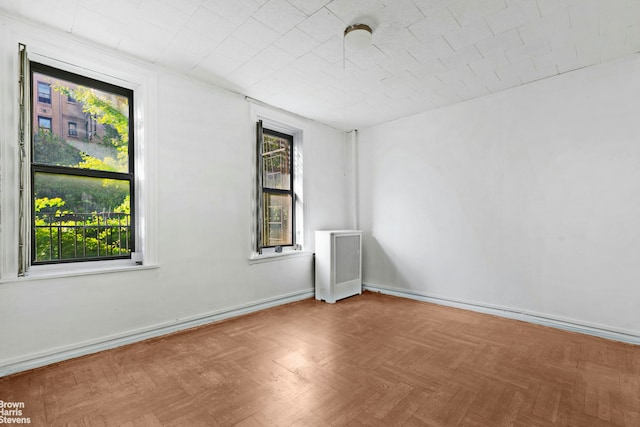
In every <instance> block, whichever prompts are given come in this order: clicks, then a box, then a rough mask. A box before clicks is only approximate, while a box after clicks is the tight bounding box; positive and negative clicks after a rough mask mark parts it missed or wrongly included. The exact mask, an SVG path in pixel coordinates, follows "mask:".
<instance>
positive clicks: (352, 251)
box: [335, 236, 360, 284]
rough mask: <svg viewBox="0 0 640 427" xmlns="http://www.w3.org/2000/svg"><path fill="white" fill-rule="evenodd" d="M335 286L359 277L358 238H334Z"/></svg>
mask: <svg viewBox="0 0 640 427" xmlns="http://www.w3.org/2000/svg"><path fill="white" fill-rule="evenodd" d="M335 251H336V253H335V256H336V284H338V283H344V282H348V281H350V280H354V279H357V278H358V277H360V236H336V247H335Z"/></svg>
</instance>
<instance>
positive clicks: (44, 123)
mask: <svg viewBox="0 0 640 427" xmlns="http://www.w3.org/2000/svg"><path fill="white" fill-rule="evenodd" d="M38 129H39V130H43V131H46V132H51V117H42V116H38Z"/></svg>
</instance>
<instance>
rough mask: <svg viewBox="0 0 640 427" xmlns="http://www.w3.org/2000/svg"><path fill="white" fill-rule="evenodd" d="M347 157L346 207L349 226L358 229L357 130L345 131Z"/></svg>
mask: <svg viewBox="0 0 640 427" xmlns="http://www.w3.org/2000/svg"><path fill="white" fill-rule="evenodd" d="M345 138H346V142H345V149H346V158H347V162H346V163H347V164H346V166H347V186H348V187H347V188H348V192H347V195H348V197H349V199H348V201H347V202H348V203H347V207H348V209H349V227H350V228H351V229H352V230H357V229H358V131H357V130H356V129H354V130H351V131H349V132H345Z"/></svg>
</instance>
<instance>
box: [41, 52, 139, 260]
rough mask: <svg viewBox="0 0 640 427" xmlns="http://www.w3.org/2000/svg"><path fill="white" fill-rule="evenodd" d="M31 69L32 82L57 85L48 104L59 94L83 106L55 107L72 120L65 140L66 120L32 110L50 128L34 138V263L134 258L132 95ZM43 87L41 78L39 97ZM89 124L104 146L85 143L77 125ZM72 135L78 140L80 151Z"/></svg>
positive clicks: (79, 78)
mask: <svg viewBox="0 0 640 427" xmlns="http://www.w3.org/2000/svg"><path fill="white" fill-rule="evenodd" d="M31 72H32V80H31V81H32V82H36V81H38V79H42V80H45V79H46V81H48V82H51V84H47V85H46V86H47V87H48V88H49V100H50V99H51V90H53V91H55V92H58V93H60V94H62V95H66V96H67V99H74V100H75V102H76V104H77V105H69V107H70V108H67V107H64V106H62V105H57V104H54V105H52V107H51V108H52V117H54V118H56V117H61V116H62V114H63V113H64V114H65V116H67V117H69V116H71V117H73V118H74V120H73V121H69V122H68V128H67V129H68V132H67V135H64V130H63V129H64V127H63V123H58V124H56V123H52V119H51V118H44V117H39V116H37V113H36V110H37V109H36V108H35V107H34V109H33V111H32V117H33V120H34V121H36V120H37V126H32V128H33V129H48V130H49V132H37V133H36V132H34V134H33V135H32V146H31V168H30V171H31V188H32V190H31V192H32V193H31V206H32V207H31V243H32V247H31V262H32V264H51V263H59V262H70V261H85V260H86V261H90V260H102V259H120V258H130V257H131V252H133V251H135V239H134V236H135V230H134V227H135V216H134V215H135V206H134V203H133V201H134V200H135V197H134V168H133V165H134V163H133V131H132V125H131V124H132V123H133V92H132V91H131V90H129V89H125V88H122V87H119V86H114V85H111V84H108V83H105V82H101V81H98V80H93V79H90V78H87V77H83V76H80V75H76V74H72V73H69V72H66V71H62V70H58V69H55V68H52V67H49V66H45V65H42V64H38V63H33V62H32V63H31ZM42 89H43V87H42V85H41V82H39V81H38V83H36V84H35V85H34V87H32V91H34V92H36V93H35V94H34V97H36V96H37V98H38V100H40V99H41V94H42ZM65 105H66V104H65ZM63 108H65V110H64V111H58V110H59V109H63ZM88 112H91V114H87V113H88ZM47 120H48V124H47ZM54 120H55V119H54ZM88 120H93V121H95V123H94V125H95V127H94V129H95V134H94V135H93V138H94V139H95V138H98V139H99V141H100V142H101V144H100V146H99V147H96V145H95V144H91V143H90V142H89V140H88V138H87V136H83V137H82V138H79V135H78V125H80V128H81V129H85V128H87V127H89V125H90V123H88ZM34 124H35V123H34ZM52 125H53V126H52ZM67 137H73V141H76V144H77V141H78V140H80V143H82V144H83V146H82V147H81V148H82V150H80V149H79V148H77V147H76V146H75V145H72V144H71V143H70V141H67V140H66V138H67ZM94 147H95V148H94Z"/></svg>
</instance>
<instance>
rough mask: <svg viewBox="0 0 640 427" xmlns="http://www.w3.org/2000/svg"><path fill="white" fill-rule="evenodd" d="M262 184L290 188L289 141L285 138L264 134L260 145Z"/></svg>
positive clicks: (268, 186)
mask: <svg viewBox="0 0 640 427" xmlns="http://www.w3.org/2000/svg"><path fill="white" fill-rule="evenodd" d="M262 160H263V176H262V186H263V187H264V188H274V189H278V190H290V189H291V170H290V166H291V142H290V140H289V139H287V138H283V137H280V136H276V135H270V134H267V133H265V134H264V143H263V145H262Z"/></svg>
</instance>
